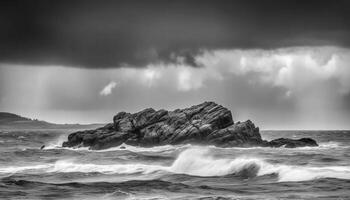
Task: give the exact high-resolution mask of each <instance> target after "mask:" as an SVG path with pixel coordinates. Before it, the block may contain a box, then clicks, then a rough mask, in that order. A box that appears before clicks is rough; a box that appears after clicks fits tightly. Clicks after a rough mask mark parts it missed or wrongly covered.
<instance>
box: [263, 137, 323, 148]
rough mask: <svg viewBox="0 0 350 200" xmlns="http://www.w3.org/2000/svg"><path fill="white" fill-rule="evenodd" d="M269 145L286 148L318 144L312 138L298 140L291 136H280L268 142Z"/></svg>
mask: <svg viewBox="0 0 350 200" xmlns="http://www.w3.org/2000/svg"><path fill="white" fill-rule="evenodd" d="M268 146H270V147H282V146H283V147H286V148H296V147H305V146H311V147H315V146H318V144H317V143H316V141H315V140H313V139H311V138H301V139H298V140H293V139H289V138H278V139H275V140H271V141H270V142H268Z"/></svg>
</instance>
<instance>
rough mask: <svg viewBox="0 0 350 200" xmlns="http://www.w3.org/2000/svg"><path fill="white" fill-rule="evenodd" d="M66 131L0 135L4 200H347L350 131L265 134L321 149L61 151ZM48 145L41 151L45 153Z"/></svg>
mask: <svg viewBox="0 0 350 200" xmlns="http://www.w3.org/2000/svg"><path fill="white" fill-rule="evenodd" d="M67 135H68V131H66V132H64V131H29V130H28V131H2V132H1V133H0V179H1V181H0V199H350V197H349V196H350V147H349V144H350V131H263V132H262V136H263V138H264V139H267V140H271V139H274V138H279V137H289V138H301V137H311V138H314V139H315V140H316V141H317V142H318V143H319V144H320V146H319V147H304V148H296V149H287V148H262V147H256V148H217V147H213V146H193V145H180V146H170V145H167V146H160V147H153V148H140V147H132V146H128V145H122V146H123V147H125V149H121V148H120V147H115V148H111V149H106V150H100V151H92V150H88V149H87V148H80V149H69V148H61V147H60V145H61V144H62V142H63V141H64V140H66V138H67ZM44 144H45V145H46V148H45V149H44V150H40V149H39V148H40V146H42V145H44Z"/></svg>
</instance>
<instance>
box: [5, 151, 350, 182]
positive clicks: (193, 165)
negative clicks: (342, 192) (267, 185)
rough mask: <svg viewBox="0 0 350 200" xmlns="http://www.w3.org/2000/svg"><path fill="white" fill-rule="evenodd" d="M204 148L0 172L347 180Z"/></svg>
mask: <svg viewBox="0 0 350 200" xmlns="http://www.w3.org/2000/svg"><path fill="white" fill-rule="evenodd" d="M211 150H212V149H211V148H208V147H191V148H188V149H186V150H184V151H182V152H181V153H180V154H179V155H178V157H177V158H176V159H175V161H174V162H173V163H172V164H171V165H170V166H163V165H150V164H143V163H127V164H92V163H79V162H76V161H75V160H59V161H56V162H55V163H48V164H41V165H29V166H7V167H0V173H2V174H12V173H25V174H40V173H73V172H81V173H96V172H97V173H101V174H135V173H141V174H150V173H156V172H160V171H162V172H166V173H174V174H186V175H190V176H202V177H211V176H226V175H230V174H236V175H237V174H238V175H239V174H240V173H242V172H248V174H249V177H255V176H264V175H269V174H276V175H277V176H278V181H279V182H290V181H308V180H313V179H319V178H337V179H350V167H349V166H327V167H316V166H307V165H306V166H297V165H285V164H272V163H269V162H267V161H265V160H264V159H262V158H256V157H246V156H239V157H237V158H217V157H216V155H215V154H213V153H212V151H211Z"/></svg>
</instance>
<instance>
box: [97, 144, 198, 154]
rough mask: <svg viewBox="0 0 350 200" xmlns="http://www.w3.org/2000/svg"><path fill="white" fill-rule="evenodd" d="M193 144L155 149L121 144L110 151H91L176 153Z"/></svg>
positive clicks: (104, 150) (157, 147) (106, 150)
mask: <svg viewBox="0 0 350 200" xmlns="http://www.w3.org/2000/svg"><path fill="white" fill-rule="evenodd" d="M191 146H192V145H191V144H186V145H163V146H155V147H137V146H131V145H127V144H121V145H120V146H117V147H112V148H108V149H103V150H91V151H96V152H108V151H121V150H122V151H125V150H127V151H132V152H164V151H175V150H180V149H184V148H189V147H191Z"/></svg>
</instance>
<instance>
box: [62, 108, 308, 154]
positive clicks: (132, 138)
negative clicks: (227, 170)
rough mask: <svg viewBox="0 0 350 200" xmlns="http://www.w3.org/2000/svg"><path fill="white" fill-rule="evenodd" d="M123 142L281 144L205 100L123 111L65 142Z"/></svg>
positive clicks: (100, 144)
mask: <svg viewBox="0 0 350 200" xmlns="http://www.w3.org/2000/svg"><path fill="white" fill-rule="evenodd" d="M289 140H290V139H289ZM292 141H294V140H291V141H288V142H289V143H288V142H287V143H288V144H290V146H292V143H293V142H292ZM123 143H126V144H128V145H134V146H144V147H151V146H158V145H166V144H172V145H176V144H203V145H215V146H219V147H234V146H240V147H248V146H273V147H275V146H278V144H279V143H278V142H273V143H271V144H270V142H267V141H264V140H262V139H261V135H260V133H259V128H258V127H255V125H254V123H253V122H251V121H250V120H247V121H245V122H238V123H234V121H233V119H232V114H231V111H229V110H228V109H227V108H225V107H223V106H221V105H218V104H216V103H214V102H204V103H202V104H199V105H195V106H192V107H190V108H185V109H176V110H174V111H166V110H158V111H156V110H154V109H153V108H147V109H145V110H142V111H140V112H137V113H134V114H131V113H126V112H119V113H118V114H117V115H115V116H114V117H113V123H111V124H107V125H106V126H104V127H101V128H98V129H96V130H86V131H79V132H75V133H72V134H70V135H69V136H68V141H66V142H64V143H63V146H64V147H77V146H89V147H90V148H91V149H105V148H109V147H114V146H119V145H121V144H123ZM281 143H282V141H281ZM287 143H285V144H287ZM295 144H296V146H298V145H302V144H305V145H308V144H309V143H308V142H306V141H304V143H301V142H295ZM281 146H282V145H281Z"/></svg>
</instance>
